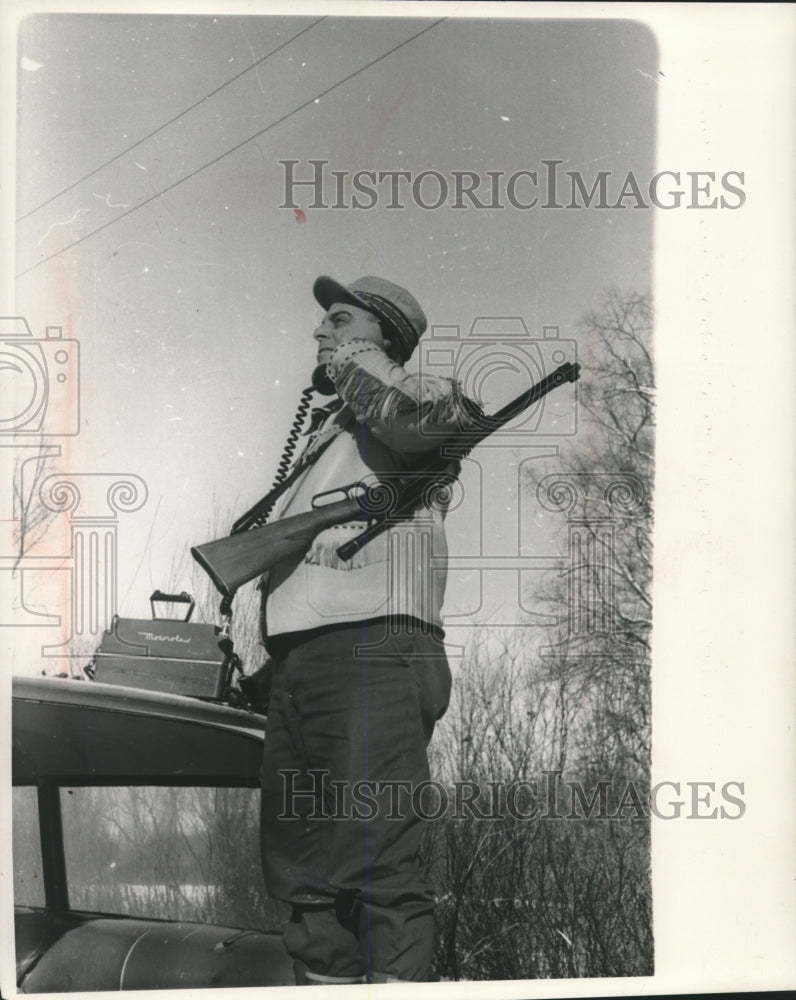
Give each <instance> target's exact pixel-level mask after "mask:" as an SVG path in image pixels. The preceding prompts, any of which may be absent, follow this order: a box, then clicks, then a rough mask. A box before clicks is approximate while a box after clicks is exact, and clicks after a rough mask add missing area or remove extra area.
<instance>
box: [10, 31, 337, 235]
mask: <svg viewBox="0 0 796 1000" xmlns="http://www.w3.org/2000/svg"><path fill="white" fill-rule="evenodd" d="M325 20H326V17H325V16H324V17H319V18H318V19H317V21H313V22H312V24H310V25H309V26H308V27H306V28H302V29H301V31H299V33H298V34H296V35H293V37H292V38H288V40H287V41H286V42H282V44H281V45H277V47H276V48H275V49H273V50H272V51H271V52H269V53H268V54H267V55H264V56H261V57H260V58H259V59H258V60H257V61H256V62H253V63H252V64H251V65H250V66H247V67H246V68H245V69H243V70H241V71H240V73H236V74H235V76H233V77H230V79H229V80H227V81H226V82H225V83H222V84H221V85H220V86H219V87H216V89H215V90H211V91H210V93H209V94H205V96H204V97H202V98H200V99H199V100H198V101H196V103H195V104H192V105H191V106H190V107H189V108H185V110H184V111H181V112H180V113H179V114H178V115H175V116H174V117H173V118H170V119H169V120H168V121H167V122H164V123H163V124H162V125H159V126H158V127H157V128H156V129H155V130H154V131H152V132H150V133H148V135H145V136H144V137H143V139H139V140H138V141H137V142H134V143H133V144H132V146H128V147H127V149H123V150H122V151H121V153H117V154H116V155H115V156H112V157H111V158H110V159H109V160H106V161H105V162H104V163H101V164H100V165H99V166H98V167H95V168H94V169H93V170H92V171H90V172H89V173H87V174H85V175H84V176H83V177H81V178H80V179H79V180H76V181H74V182H73V183H72V184H70V185H68V187H65V188H64V189H63V191H59V192H58V193H57V194H54V195H53V196H52V197H51V198H48V199H47V200H46V201H43V202H42V203H41V204H40V205H37V206H36V208H32V209H31V210H30V211H29V212H25V214H24V215H20V217H19V218H18V219H17V220H16V221H17V222H22V221H23V219H27V218H28V216H30V215H33V214H34V213H35V212H38V211H39V210H40V209H42V208H44V207H45V205H49V204H50V202H52V201H55V199H56V198H60V197H61V195H62V194H66V193H67V191H71V190H72V188H75V187H77V185H78V184H82V183H83V181H87V180H88V179H89V177H93V176H94V174H97V173H99V172H100V170H104V169H105V167H109V166H110V165H111V163H115V162H116V161H117V160H119V159H121V157H123V156H126V155H127V154H128V153H132V151H133V150H134V149H136V148H137V147H138V146H140V145H141V144H142V143H144V142H146V141H147V139H151V138H152V136H154V135H157V134H158V132H162V131H163V129H164V128H168V127H169V125H173V124H174V123H175V122H177V121H179V120H180V118H184V117H185V115H187V114H188V113H189V112H191V111H193V110H194V109H195V108H198V107H199V105H200V104H204V102H205V101H209V100H210V98H211V97H215V96H216V94H218V93H220V92H221V91H222V90H223V89H224V88H225V87H229V85H230V84H232V83H234V82H235V81H236V80H240V78H241V77H242V76H244V74H246V73H250V72H251V71H252V70H253V69H256V67H257V66H259V65H261V63H264V62H265V61H266V59H270V58H271V56H275V55H276V54H277V52H280V51H281V50H282V49H284V48H285V46H286V45H290V43H291V42H295V40H296V39H297V38H300V37H301V35H304V34H306V32H308V31H310V30H311V29H312V28H314V27H315V26H316V24H320V23H321V21H325Z"/></svg>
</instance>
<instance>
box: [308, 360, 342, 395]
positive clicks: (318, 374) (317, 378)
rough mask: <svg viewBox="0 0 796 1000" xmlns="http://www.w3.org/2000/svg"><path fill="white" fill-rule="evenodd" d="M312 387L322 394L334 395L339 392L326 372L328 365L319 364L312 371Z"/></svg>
mask: <svg viewBox="0 0 796 1000" xmlns="http://www.w3.org/2000/svg"><path fill="white" fill-rule="evenodd" d="M312 388H313V389H315V391H316V392H319V393H320V394H321V395H322V396H334V394H335V393H336V392H337V389H335V387H334V382H332V380H331V379H330V378H329V376H328V375H327V374H326V365H318V367H317V368H316V369H315V371H314V372H313V373H312Z"/></svg>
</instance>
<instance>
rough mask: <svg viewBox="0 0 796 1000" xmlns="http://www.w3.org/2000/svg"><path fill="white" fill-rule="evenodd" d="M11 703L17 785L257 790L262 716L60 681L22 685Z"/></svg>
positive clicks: (22, 681)
mask: <svg viewBox="0 0 796 1000" xmlns="http://www.w3.org/2000/svg"><path fill="white" fill-rule="evenodd" d="M12 695H13V708H12V729H13V738H12V775H13V782H14V784H15V785H26V784H35V783H36V782H37V781H39V780H46V781H52V782H56V783H58V784H71V785H87V784H88V785H90V784H165V785H171V784H184V785H249V786H252V787H254V786H256V785H257V784H258V781H259V773H260V765H261V761H262V743H263V734H264V730H265V718H264V717H263V716H261V715H256V714H254V713H252V712H247V711H244V710H242V709H234V708H230V707H228V706H226V705H219V704H215V703H210V702H204V701H201V700H199V699H196V698H189V697H185V696H182V695H173V694H164V693H161V692H154V691H144V690H140V689H137V688H125V687H120V686H116V685H110V684H99V683H96V682H93V681H82V680H71V679H65V678H56V677H15V678H13V682H12Z"/></svg>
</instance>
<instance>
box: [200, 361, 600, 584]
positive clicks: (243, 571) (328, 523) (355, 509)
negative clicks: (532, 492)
mask: <svg viewBox="0 0 796 1000" xmlns="http://www.w3.org/2000/svg"><path fill="white" fill-rule="evenodd" d="M579 378H580V365H578V364H573V363H571V362H567V363H566V364H563V365H561V366H560V367H558V368H557V369H556V370H555V371H554V372H552V373H551V374H550V375H547V376H546V377H545V378H543V379H542V380H541V382H537V383H536V385H533V386H531V388H530V389H528V390H527V391H526V392H524V393H523V394H522V395H521V396H518V397H517V398H516V399H514V400H512V401H511V402H510V403H507V404H506V406H504V407H503V408H502V409H501V410H499V411H498V412H497V413H495V414H493V415H492V416H486V415H485V414H479V415H478V416H474V417H472V418H471V420H470V422H469V423H468V424H467V425H466V426H465V427H464V428H463V429H462V431H461V432H460V433H458V434H456V436H455V437H454V438H452V439H448V440H446V441H444V442H442V443H441V444H440V445H439V446H438V447H437V448H435V449H434V450H433V451H432V452H431V455H430V456H429V455H428V454H427V453H426V454H424V456H423V458H424V461H423V464H422V465H421V466H420V467H419V468H418V469H415V470H411V471H410V472H408V473H405V474H403V475H402V476H401V475H398V476H396V477H395V478H392V477H391V478H390V480H387V481H382V480H378V479H376V481H375V482H374V483H373V484H368V483H366V482H357V483H351V484H349V485H348V486H343V487H340V488H339V489H336V490H331V491H329V492H327V493H320V494H318V496H316V497H313V500H312V503H313V509H312V510H310V511H307V512H305V513H303V514H294V515H293V516H292V517H286V518H284V520H281V521H275V522H274V523H273V524H265V525H263V526H261V527H258V528H251V529H250V530H238V531H234V532H233V534H231V535H229V536H227V537H225V538H219V539H217V540H216V541H213V542H206V543H205V544H204V545H197V546H195V547H194V548H192V549H191V555H192V556H193V557H194V559H195V560H196V561H197V562H198V563H199V565H200V566H201V567H202V568H203V569H204V570H205V572H206V573H207V574H208V575H209V577H210V579H211V580H212V581H213V583H214V584H215V586H216V589H217V590H218V591H219V593H220V594H222V596H223V597H225V598H227V599H231V598H232V597H233V596H234V594H235V591H236V590H237V589H238V588H239V587H242V586H243V584H245V583H249V581H250V580H253V579H254V578H255V577H257V576H260V575H262V574H263V573H265V572H266V570H269V569H271V568H272V567H274V566H276V564H277V563H279V562H281V561H282V560H283V559H287V558H289V557H291V556H295V555H300V554H301V553H303V552H306V551H307V549H308V548H309V547H310V545H311V544H312V541H313V539H314V538H315V536H316V535H318V534H319V533H320V532H321V531H324V530H325V529H326V528H331V527H333V526H334V525H335V524H346V523H347V522H350V521H365V522H368V525H367V527H366V528H365V529H364V531H363V532H362V533H361V534H359V535H357V537H356V538H353V539H351V540H350V541H348V542H346V543H345V544H344V545H341V546H340V548H339V549H337V555H338V556H339V557H340V558H341V559H343V560H347V559H350V558H351V557H352V556H353V555H354V554H355V553H356V552H358V551H359V550H360V549H361V548H362V547H363V545H366V544H367V543H368V542H369V541H370V540H371V539H373V538H375V537H376V536H377V535H379V534H381V532H383V531H385V530H386V529H387V528H388V527H389V526H390V524H394V523H396V522H398V521H401V520H405V519H406V518H408V517H410V516H411V515H412V512H413V511H414V510H415V509H416V508H417V507H418V505H419V504H421V503H422V504H428V503H429V501H432V502H433V500H434V498H436V500H437V501H439V499H440V497H441V491H444V489H445V487H446V486H448V485H450V483H451V482H453V480H454V479H455V478H456V476H455V475H453V474H452V473H451V472H450V471H448V470H449V467H450V465H451V462H452V461H456V460H460V459H461V458H463V457H464V456H465V455H467V454H468V453H469V452H470V451H472V449H473V448H474V447H475V446H476V445H477V444H478V443H479V442H481V441H483V440H484V438H486V437H488V436H489V435H490V434H492V433H494V432H495V431H496V430H498V429H499V428H500V427H502V426H503V425H504V424H506V423H508V422H509V421H510V420H512V419H513V418H514V417H515V416H517V415H518V414H519V413H521V412H522V411H523V410H525V409H527V408H528V407H529V406H532V405H533V404H534V403H536V402H537V401H538V400H540V399H541V398H542V396H544V395H546V394H547V393H548V392H550V390H551V389H554V388H556V386H559V385H563V384H564V383H565V382H576V381H577V380H578V379H579ZM418 473H421V474H422V475H418ZM336 496H340V497H342V499H339V500H335V499H332V498H334V497H336Z"/></svg>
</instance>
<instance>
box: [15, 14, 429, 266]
mask: <svg viewBox="0 0 796 1000" xmlns="http://www.w3.org/2000/svg"><path fill="white" fill-rule="evenodd" d="M446 20H447V18H445V17H441V18H439V19H438V20H436V21H433V22H432V23H431V24H429V25H428V27H426V28H423V30H422V31H418V32H417V33H416V34H414V35H412V36H411V37H409V38H406V39H404V41H402V42H400V43H399V44H398V45H395V46H394V47H393V48H391V49H388V51H387V52H383V53H382V54H381V55H380V56H376V58H375V59H372V60H371V61H370V62H369V63H366V64H365V65H364V66H361V67H360V68H359V69H357V70H354V72H353V73H349V74H348V76H345V77H343V79H342V80H338V81H337V83H333V84H332V85H331V87H327V88H326V90H323V91H321V93H320V94H316V96H315V97H310V98H309V100H307V101H304V103H303V104H299V106H298V107H296V108H293V110H292V111H288V113H287V114H285V115H282V117H281V118H277V119H276V121H273V122H271V124H270V125H266V126H265V128H262V129H260V131H259V132H255V133H254V135H250V136H249V137H248V138H247V139H243V140H242V141H241V142H239V143H237V144H236V145H235V146H232V147H231V148H230V149H228V150H226V151H225V152H223V153H221V154H220V155H219V156H216V157H214V158H213V159H212V160H209V161H208V162H207V163H204V164H203V165H202V166H201V167H197V168H196V170H193V171H191V173H190V174H187V175H186V176H185V177H182V178H180V180H178V181H174V183H173V184H169V185H168V186H167V187H165V188H163V190H162V191H158V192H157V193H156V194H153V195H151V196H150V197H149V198H145V199H144V201H140V202H139V203H138V204H137V205H133V207H132V208H130V209H128V210H127V211H126V212H122V214H121V215H117V216H116V218H114V219H110V220H109V221H108V222H105V223H103V225H101V226H97V228H96V229H93V230H92V231H91V232H90V233H86V235H85V236H81V237H80V239H79V240H75V241H74V243H69V244H68V245H67V246H65V247H61V249H60V250H56V251H55V253H51V254H50V256H49V257H44V258H42V260H40V261H37V262H36V263H35V264H31V265H30V267H26V268H25V270H24V271H19V272H18V273H17V277H18V278H21V277H22V276H23V275H25V274H28V273H29V272H30V271H35V269H36V268H37V267H41V265H42V264H46V263H47V262H48V261H51V260H53V259H54V258H55V257H59V256H60V255H61V254H62V253H66V251H67V250H72V249H74V247H76V246H78V244H80V243H83V242H84V241H85V240H87V239H90V237H92V236H96V235H97V233H101V232H102V231H103V230H104V229H107V228H108V227H109V226H112V225H114V224H115V223H116V222H119V221H121V220H122V219H125V218H127V216H128V215H132V214H133V212H137V211H138V209H139V208H144V206H145V205H149V204H151V202H153V201H155V199H156V198H162V197H163V195H164V194H168V192H169V191H173V190H174V188H176V187H179V185H180V184H184V183H185V181H189V180H190V179H191V178H192V177H196V175H197V174H200V173H201V172H202V171H203V170H207V168H208V167H212V166H213V165H214V164H216V163H218V162H219V161H220V160H223V159H224V157H225V156H229V155H230V154H231V153H235V152H237V150H239V149H242V148H243V146H245V145H247V143H250V142H252V141H253V140H254V139H259V138H260V136H261V135H265V133H266V132H269V131H270V130H271V129H272V128H276V126H277V125H281V124H282V123H283V122H286V121H287V120H288V118H292V116H293V115H295V114H298V112H299V111H303V110H304V108H307V107H309V106H310V104H314V103H315V102H316V101H319V100H320V99H321V98H322V97H326V96H327V94H331V93H332V91H333V90H337V88H338V87H342V86H343V84H344V83H348V81H349V80H353V79H354V77H355V76H359V74H360V73H364V72H365V70H368V69H370V68H371V66H375V65H376V63H379V62H381V61H382V60H383V59H386V58H387V57H388V56H391V55H392V54H393V53H394V52H397V51H398V50H399V49H402V48H403V47H404V46H405V45H408V44H409V43H410V42H413V41H414V40H415V39H416V38H420V36H421V35H425V34H426V32H428V31H431V29H432V28H436V26H437V25H438V24H442V22H443V21H446Z"/></svg>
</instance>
